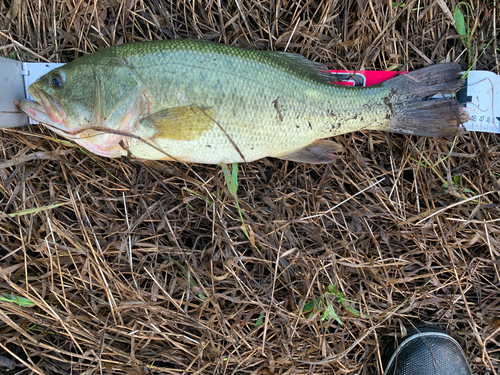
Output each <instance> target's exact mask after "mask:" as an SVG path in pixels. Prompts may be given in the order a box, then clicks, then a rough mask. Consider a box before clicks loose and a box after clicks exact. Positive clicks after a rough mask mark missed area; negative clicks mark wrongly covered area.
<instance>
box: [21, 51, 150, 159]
mask: <svg viewBox="0 0 500 375" xmlns="http://www.w3.org/2000/svg"><path fill="white" fill-rule="evenodd" d="M89 56H92V55H89ZM86 57H87V56H86ZM86 57H83V58H80V59H77V60H75V61H73V62H71V63H69V64H66V65H64V66H62V67H59V68H56V69H54V70H52V71H50V72H49V73H47V74H46V75H44V76H42V77H40V78H39V79H38V80H37V81H36V82H34V83H33V84H31V85H30V87H29V88H28V92H29V94H30V95H31V96H32V97H33V99H35V101H31V100H21V101H20V102H19V108H20V109H21V110H22V111H23V112H24V113H26V114H27V115H28V116H29V117H31V118H32V119H34V120H35V121H37V122H39V123H41V124H44V125H46V126H48V127H49V128H50V129H52V130H54V131H55V132H56V133H58V134H59V135H62V136H63V137H66V138H68V139H71V140H73V141H75V142H76V143H78V144H79V145H81V146H83V147H85V148H86V149H88V150H90V151H92V152H94V153H96V154H98V155H102V156H110V157H114V156H119V155H120V154H123V149H122V147H121V146H119V145H118V144H119V143H120V141H121V140H122V139H123V138H125V136H124V133H126V132H131V131H132V129H133V126H134V124H135V122H136V121H137V119H138V117H139V115H140V113H141V112H142V108H143V107H144V103H142V100H141V99H143V98H144V96H143V95H140V94H141V93H140V90H139V89H138V88H139V85H138V83H137V81H136V80H135V78H134V77H133V75H132V74H131V72H130V69H127V68H126V67H124V66H122V65H120V64H116V63H112V64H110V63H109V62H104V63H103V62H102V61H99V60H97V61H95V59H94V60H92V59H88V58H87V59H86Z"/></svg>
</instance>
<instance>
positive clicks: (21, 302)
mask: <svg viewBox="0 0 500 375" xmlns="http://www.w3.org/2000/svg"><path fill="white" fill-rule="evenodd" d="M0 301H5V302H13V303H17V304H18V305H19V306H24V307H31V306H35V303H34V302H33V301H31V300H29V299H27V298H24V297H17V296H14V295H12V294H4V295H3V297H0Z"/></svg>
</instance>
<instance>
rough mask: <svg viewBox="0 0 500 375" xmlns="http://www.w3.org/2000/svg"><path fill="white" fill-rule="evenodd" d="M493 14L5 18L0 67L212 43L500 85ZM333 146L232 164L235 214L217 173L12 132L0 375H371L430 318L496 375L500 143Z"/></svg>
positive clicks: (389, 11) (58, 6)
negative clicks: (161, 44) (193, 41)
mask: <svg viewBox="0 0 500 375" xmlns="http://www.w3.org/2000/svg"><path fill="white" fill-rule="evenodd" d="M496 4H497V8H496V9H495V2H494V1H486V2H480V1H473V2H471V3H469V2H462V3H457V2H456V1H445V0H438V1H431V0H418V1H417V0H414V1H410V2H391V1H381V0H367V1H366V0H359V1H345V2H344V1H335V0H333V1H323V0H313V1H287V0H281V1H267V0H254V1H246V0H230V1H223V0H218V1H198V0H196V1H195V0H193V1H187V0H181V1H177V2H172V1H161V0H106V1H90V2H89V1H86V0H70V1H67V2H61V1H56V0H42V1H35V0H7V1H3V2H1V3H0V55H2V56H4V57H10V58H15V59H20V60H23V61H49V62H67V61H71V60H73V59H75V58H76V57H79V56H82V55H84V54H87V53H89V52H93V51H96V50H99V49H101V48H104V47H106V46H109V45H114V44H120V43H129V42H134V41H139V40H156V39H171V38H202V39H207V40H214V41H218V42H221V43H227V44H233V45H238V46H241V47H245V48H256V49H270V50H285V49H286V50H287V51H291V52H297V53H300V54H302V55H303V56H305V57H307V58H309V59H310V60H314V61H317V62H321V63H324V64H326V65H327V66H328V67H329V68H338V69H341V68H348V69H355V70H359V69H383V70H415V69H418V68H421V67H423V66H426V65H429V64H432V63H438V62H442V61H457V62H459V63H460V64H461V65H462V67H463V68H464V69H467V68H472V69H484V70H490V71H493V72H496V73H499V72H500V65H499V60H498V54H499V52H500V51H499V50H498V45H497V37H496V36H497V35H498V30H497V23H498V13H499V11H500V9H499V8H498V2H497V3H496ZM461 15H462V16H463V23H462V21H461V18H460V16H461ZM460 34H462V35H460ZM335 141H336V142H338V143H341V144H342V145H343V146H344V148H345V151H344V152H343V153H342V154H341V155H340V157H339V158H338V159H337V160H336V161H335V162H333V163H331V164H328V165H321V166H317V165H306V164H300V163H293V162H286V161H282V160H277V159H271V158H269V159H265V160H261V161H257V162H253V163H249V164H245V165H243V164H242V165H239V166H238V169H239V175H238V182H239V187H238V191H237V197H238V202H239V209H238V205H237V201H236V199H235V197H234V196H233V195H232V194H231V192H230V190H229V189H228V183H227V181H226V180H225V177H224V173H223V171H222V168H221V166H207V165H192V164H181V163H176V162H143V161H139V160H130V159H128V158H120V159H106V158H101V157H98V156H95V155H93V154H91V153H89V152H87V151H85V150H83V149H80V148H78V147H76V146H75V145H73V144H71V143H68V142H66V141H64V140H63V139H62V138H60V137H57V136H55V134H54V133H52V132H51V131H50V130H48V129H46V128H44V127H39V126H30V127H25V128H17V129H9V130H2V131H0V295H1V297H2V300H0V338H1V339H0V372H2V373H5V374H18V373H35V374H70V373H72V374H181V373H182V374H193V375H194V374H219V373H220V374H247V373H248V374H331V373H336V374H352V373H357V374H368V373H378V372H379V371H380V366H381V365H380V359H381V355H382V348H383V346H384V344H385V343H386V342H387V340H388V339H389V338H390V337H394V336H396V337H398V338H399V337H401V336H403V335H404V334H405V328H404V327H405V325H410V324H412V323H414V322H415V321H417V320H424V321H426V322H430V323H434V324H436V325H438V326H439V327H441V328H443V329H445V330H447V331H448V332H450V333H451V334H452V336H453V337H454V338H456V339H457V340H458V342H459V343H460V344H461V345H462V347H463V348H464V350H465V353H466V355H467V358H468V359H469V361H470V363H471V367H472V370H473V372H474V373H478V374H493V373H497V372H498V369H499V366H500V364H499V362H500V344H499V342H498V340H499V337H500V319H499V314H500V293H499V291H500V288H499V267H500V263H499V262H500V227H499V225H498V220H499V219H500V208H499V204H498V202H499V187H500V186H499V185H500V165H499V163H498V160H499V153H500V149H499V144H500V143H499V141H500V137H499V136H498V135H495V134H488V133H466V134H464V135H462V136H459V137H456V138H435V139H431V138H423V137H409V136H401V135H394V134H386V133H382V132H356V133H351V134H346V135H344V136H340V137H336V139H335ZM229 186H230V185H229ZM240 213H241V215H240ZM242 219H243V221H244V224H243V223H242ZM20 298H21V299H20ZM22 298H25V300H24V299H22Z"/></svg>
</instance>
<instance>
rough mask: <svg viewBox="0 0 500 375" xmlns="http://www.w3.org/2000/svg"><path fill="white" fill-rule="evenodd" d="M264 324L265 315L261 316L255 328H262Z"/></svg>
mask: <svg viewBox="0 0 500 375" xmlns="http://www.w3.org/2000/svg"><path fill="white" fill-rule="evenodd" d="M263 323H264V314H260V315H259V317H258V318H257V321H256V322H255V326H254V327H260V326H261V325H262V324H263Z"/></svg>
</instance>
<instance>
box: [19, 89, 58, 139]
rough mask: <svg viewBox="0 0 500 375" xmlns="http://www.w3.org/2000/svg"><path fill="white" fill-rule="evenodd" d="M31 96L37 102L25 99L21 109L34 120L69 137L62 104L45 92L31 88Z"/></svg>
mask: <svg viewBox="0 0 500 375" xmlns="http://www.w3.org/2000/svg"><path fill="white" fill-rule="evenodd" d="M29 93H30V95H31V96H32V97H33V98H34V99H35V101H32V100H27V99H23V100H21V101H20V102H19V108H20V109H21V110H22V111H23V112H24V113H26V114H27V115H28V116H29V117H31V118H32V119H33V120H35V121H37V122H39V123H42V124H45V125H49V126H52V127H54V128H56V129H55V130H59V131H61V132H63V133H64V135H66V136H67V135H68V134H67V133H68V128H67V127H66V124H65V121H64V120H65V118H66V113H65V111H64V109H63V108H62V106H61V103H59V101H58V100H57V99H55V98H53V97H52V96H50V95H49V94H47V93H46V92H44V91H43V90H40V89H38V88H37V87H34V86H31V87H30V88H29Z"/></svg>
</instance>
